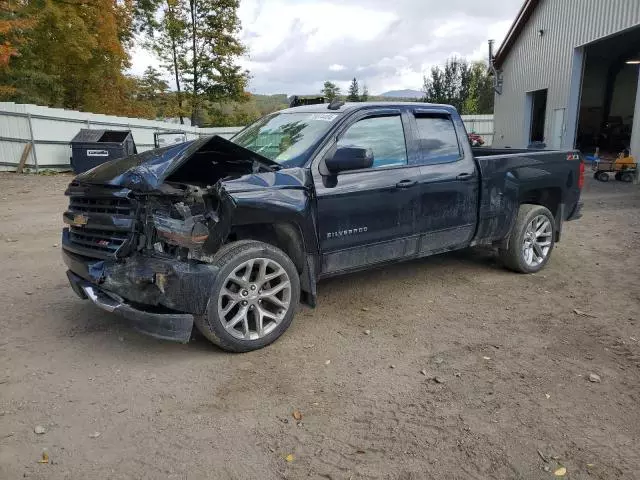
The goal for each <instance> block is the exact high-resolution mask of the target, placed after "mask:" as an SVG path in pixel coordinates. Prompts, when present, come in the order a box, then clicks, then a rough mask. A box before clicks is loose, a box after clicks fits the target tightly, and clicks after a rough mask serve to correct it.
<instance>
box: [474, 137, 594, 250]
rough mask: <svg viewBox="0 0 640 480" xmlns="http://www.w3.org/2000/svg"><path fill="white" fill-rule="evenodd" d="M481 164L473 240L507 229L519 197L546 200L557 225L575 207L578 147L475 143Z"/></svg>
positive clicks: (495, 237) (488, 239) (494, 237)
mask: <svg viewBox="0 0 640 480" xmlns="http://www.w3.org/2000/svg"><path fill="white" fill-rule="evenodd" d="M472 151H473V155H474V157H475V158H476V162H477V164H478V168H479V169H480V178H481V184H480V211H479V215H478V218H479V226H478V230H477V233H476V237H475V240H474V242H473V243H475V244H491V243H494V242H496V241H499V240H501V239H504V238H505V237H506V236H507V235H508V232H509V231H510V230H511V227H512V223H513V221H514V219H515V217H516V212H517V210H518V208H519V205H520V204H521V203H536V204H540V205H545V206H546V207H547V208H548V209H549V210H550V211H551V213H553V215H554V217H555V218H556V230H557V231H558V232H560V231H561V228H562V222H563V221H565V220H568V219H570V218H572V216H574V215H576V214H577V211H578V209H579V206H578V200H579V198H580V184H579V182H580V180H579V179H580V178H581V171H580V170H581V168H584V166H582V167H581V166H580V165H581V162H582V160H581V157H580V153H579V152H578V151H573V150H571V151H562V150H534V149H515V148H485V147H479V148H473V149H472Z"/></svg>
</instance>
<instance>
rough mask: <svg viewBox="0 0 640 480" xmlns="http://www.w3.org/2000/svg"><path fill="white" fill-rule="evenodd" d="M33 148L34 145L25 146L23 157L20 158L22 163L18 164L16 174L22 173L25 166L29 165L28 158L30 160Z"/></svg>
mask: <svg viewBox="0 0 640 480" xmlns="http://www.w3.org/2000/svg"><path fill="white" fill-rule="evenodd" d="M32 148H33V144H32V143H27V144H26V145H25V146H24V150H23V151H22V156H21V157H20V163H18V168H17V169H16V173H22V171H23V170H24V166H25V164H26V163H27V158H29V153H31V149H32Z"/></svg>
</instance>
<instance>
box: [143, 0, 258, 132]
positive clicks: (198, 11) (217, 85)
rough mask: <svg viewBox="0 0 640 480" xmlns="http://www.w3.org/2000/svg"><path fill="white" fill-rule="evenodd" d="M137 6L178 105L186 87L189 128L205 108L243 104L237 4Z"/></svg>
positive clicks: (148, 2)
mask: <svg viewBox="0 0 640 480" xmlns="http://www.w3.org/2000/svg"><path fill="white" fill-rule="evenodd" d="M139 1H140V3H139V4H138V5H139V7H140V8H139V10H138V11H137V12H136V15H137V20H138V22H139V24H140V25H141V28H142V29H143V30H146V31H147V33H148V38H149V41H148V44H149V45H150V46H151V47H152V49H153V51H154V52H155V53H156V54H157V55H158V56H159V57H160V58H161V59H162V60H163V61H164V64H163V67H164V68H166V69H167V70H168V71H170V72H171V73H172V75H173V77H174V80H175V82H176V89H177V90H178V96H179V97H180V103H181V95H182V87H183V86H184V90H185V91H186V92H187V94H188V96H189V103H190V109H191V118H192V124H194V125H197V124H199V123H201V122H202V120H203V109H204V107H205V105H206V102H218V101H220V100H222V99H225V98H226V99H232V100H238V101H242V100H244V99H246V96H245V94H244V89H245V87H246V84H247V80H248V73H247V72H246V71H243V70H242V69H241V68H240V66H238V65H237V64H236V62H237V59H238V57H239V56H240V55H242V54H244V53H245V47H244V45H242V43H240V41H239V40H238V38H237V37H238V35H239V33H240V20H239V18H238V14H237V11H238V7H239V0H139ZM154 9H155V10H154ZM156 12H160V17H161V20H160V21H159V22H158V21H156V15H155V13H156Z"/></svg>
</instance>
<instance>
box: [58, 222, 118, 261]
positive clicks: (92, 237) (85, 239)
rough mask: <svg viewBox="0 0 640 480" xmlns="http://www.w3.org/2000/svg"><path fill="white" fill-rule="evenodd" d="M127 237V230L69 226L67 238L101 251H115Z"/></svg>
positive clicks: (77, 243)
mask: <svg viewBox="0 0 640 480" xmlns="http://www.w3.org/2000/svg"><path fill="white" fill-rule="evenodd" d="M128 239H129V233H128V232H115V231H110V230H96V229H93V228H82V227H70V228H69V240H70V241H71V242H72V243H75V244H76V245H78V246H80V247H82V248H85V249H89V250H95V251H97V252H102V253H108V254H109V253H115V252H116V250H118V249H119V248H120V247H121V246H122V244H124V242H126V241H127V240H128Z"/></svg>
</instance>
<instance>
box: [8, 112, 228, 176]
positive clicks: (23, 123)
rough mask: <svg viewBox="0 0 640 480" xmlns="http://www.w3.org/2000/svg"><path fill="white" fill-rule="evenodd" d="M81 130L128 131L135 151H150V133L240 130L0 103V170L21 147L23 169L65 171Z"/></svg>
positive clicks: (12, 166) (13, 161)
mask: <svg viewBox="0 0 640 480" xmlns="http://www.w3.org/2000/svg"><path fill="white" fill-rule="evenodd" d="M81 128H91V129H111V130H131V132H132V134H133V139H134V141H135V143H136V147H137V149H138V152H143V151H145V150H149V149H152V148H153V147H154V144H153V134H154V133H156V132H169V131H176V130H180V131H182V132H185V133H186V135H187V138H188V139H194V138H198V137H199V136H201V135H212V134H218V135H221V136H223V137H231V136H232V135H233V134H234V133H236V132H237V131H238V130H240V129H241V127H223V128H198V127H191V126H187V125H180V124H175V123H168V122H157V121H154V120H144V119H140V118H127V117H116V116H113V115H100V114H96V113H85V112H76V111H73V110H64V109H61V108H48V107H41V106H38V105H19V104H15V103H9V102H0V170H9V171H15V170H16V168H17V166H18V163H19V161H20V157H21V156H22V154H23V152H24V151H25V147H26V146H27V145H29V144H31V150H30V151H29V156H28V158H27V162H26V165H25V167H26V168H29V169H33V170H36V171H38V170H40V169H69V168H70V157H71V146H70V144H69V142H70V141H71V139H73V137H75V136H76V134H77V133H78V132H79V131H80V129H81Z"/></svg>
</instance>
